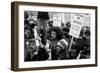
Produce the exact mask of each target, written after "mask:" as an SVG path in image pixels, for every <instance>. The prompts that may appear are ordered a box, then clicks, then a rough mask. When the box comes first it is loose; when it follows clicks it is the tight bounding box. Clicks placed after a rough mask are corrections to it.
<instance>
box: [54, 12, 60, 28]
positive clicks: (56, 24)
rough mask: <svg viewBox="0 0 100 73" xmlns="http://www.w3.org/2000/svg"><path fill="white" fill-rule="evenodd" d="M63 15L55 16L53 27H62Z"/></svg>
mask: <svg viewBox="0 0 100 73" xmlns="http://www.w3.org/2000/svg"><path fill="white" fill-rule="evenodd" d="M61 18H62V17H61V14H54V15H53V26H58V27H61Z"/></svg>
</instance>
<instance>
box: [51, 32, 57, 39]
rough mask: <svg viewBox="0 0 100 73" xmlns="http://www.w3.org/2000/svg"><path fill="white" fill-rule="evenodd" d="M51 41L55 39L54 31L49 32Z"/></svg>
mask: <svg viewBox="0 0 100 73" xmlns="http://www.w3.org/2000/svg"><path fill="white" fill-rule="evenodd" d="M51 39H56V32H54V31H52V32H51Z"/></svg>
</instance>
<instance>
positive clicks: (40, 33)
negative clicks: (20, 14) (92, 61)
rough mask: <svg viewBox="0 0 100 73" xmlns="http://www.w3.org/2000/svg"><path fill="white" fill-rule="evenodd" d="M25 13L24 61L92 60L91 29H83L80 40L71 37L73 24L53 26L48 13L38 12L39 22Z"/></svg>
mask: <svg viewBox="0 0 100 73" xmlns="http://www.w3.org/2000/svg"><path fill="white" fill-rule="evenodd" d="M29 17H30V15H29V14H28V13H27V11H25V12H24V48H25V49H24V50H25V51H24V56H25V57H24V60H25V61H45V60H68V59H87V58H90V27H83V28H82V30H81V32H80V36H79V38H74V40H73V42H72V45H71V49H70V50H69V45H70V41H71V38H72V36H71V35H69V31H70V27H71V23H70V22H68V23H66V27H63V23H62V26H61V27H58V26H53V20H50V17H49V14H48V12H38V15H37V20H34V19H32V18H30V19H29Z"/></svg>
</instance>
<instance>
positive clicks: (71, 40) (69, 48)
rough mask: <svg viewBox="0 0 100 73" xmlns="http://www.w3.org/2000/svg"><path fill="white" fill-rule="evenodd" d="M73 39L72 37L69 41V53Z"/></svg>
mask: <svg viewBox="0 0 100 73" xmlns="http://www.w3.org/2000/svg"><path fill="white" fill-rule="evenodd" d="M73 39H74V37H73V36H72V39H71V42H70V45H69V49H68V50H69V51H70V50H71V46H72V43H73Z"/></svg>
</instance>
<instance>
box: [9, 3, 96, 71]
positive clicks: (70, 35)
mask: <svg viewBox="0 0 100 73" xmlns="http://www.w3.org/2000/svg"><path fill="white" fill-rule="evenodd" d="M11 63H12V69H13V70H15V71H18V70H19V71H22V70H23V71H24V70H43V69H59V68H74V67H75V68H76V67H92V66H97V7H95V6H82V5H67V4H49V3H31V2H14V3H12V62H11Z"/></svg>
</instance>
